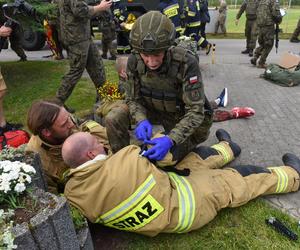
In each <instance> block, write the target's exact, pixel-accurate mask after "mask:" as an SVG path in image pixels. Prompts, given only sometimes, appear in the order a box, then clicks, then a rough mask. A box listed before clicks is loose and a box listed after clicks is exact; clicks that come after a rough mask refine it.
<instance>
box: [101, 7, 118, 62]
mask: <svg viewBox="0 0 300 250" xmlns="http://www.w3.org/2000/svg"><path fill="white" fill-rule="evenodd" d="M99 30H100V32H102V39H101V40H102V58H103V59H107V52H108V51H109V53H110V57H109V58H108V59H109V60H116V58H117V57H116V55H117V52H116V50H115V48H113V45H112V42H113V40H114V39H116V24H115V22H114V19H113V15H112V13H111V10H110V9H109V10H106V11H103V12H101V13H100V15H99Z"/></svg>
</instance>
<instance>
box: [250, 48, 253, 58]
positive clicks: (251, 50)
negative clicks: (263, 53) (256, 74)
mask: <svg viewBox="0 0 300 250" xmlns="http://www.w3.org/2000/svg"><path fill="white" fill-rule="evenodd" d="M249 56H250V57H252V56H253V49H249Z"/></svg>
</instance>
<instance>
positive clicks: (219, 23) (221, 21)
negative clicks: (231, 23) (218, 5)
mask: <svg viewBox="0 0 300 250" xmlns="http://www.w3.org/2000/svg"><path fill="white" fill-rule="evenodd" d="M219 27H220V29H221V31H222V33H223V34H226V16H224V15H220V16H219V18H218V20H217V22H216V24H215V34H217V33H218V30H219Z"/></svg>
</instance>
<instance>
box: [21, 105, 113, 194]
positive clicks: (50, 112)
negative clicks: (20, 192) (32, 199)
mask: <svg viewBox="0 0 300 250" xmlns="http://www.w3.org/2000/svg"><path fill="white" fill-rule="evenodd" d="M27 124H28V128H29V129H30V130H31V132H32V133H33V135H32V136H31V138H30V141H29V142H28V145H27V147H26V151H32V152H37V153H39V155H40V158H41V162H42V167H43V170H44V172H45V174H46V178H47V183H48V189H49V191H50V192H53V193H57V192H63V188H64V174H65V173H66V171H67V170H69V167H68V166H67V165H66V164H65V163H64V162H63V159H62V156H61V149H62V143H63V142H64V140H65V139H66V138H67V137H68V136H70V135H71V134H72V133H73V132H75V131H84V132H89V133H91V134H92V135H95V136H96V137H97V138H98V140H99V142H101V143H103V144H104V145H105V147H106V148H109V146H108V141H107V136H106V130H105V128H104V127H102V126H101V125H99V124H98V123H96V122H94V121H87V122H84V123H83V124H81V125H80V126H77V125H76V122H75V121H74V119H73V118H72V116H71V115H70V114H69V113H68V112H67V111H66V110H65V108H64V107H62V106H59V105H57V104H56V103H53V102H48V101H37V102H35V103H33V104H32V106H31V108H30V109H29V112H28V117H27Z"/></svg>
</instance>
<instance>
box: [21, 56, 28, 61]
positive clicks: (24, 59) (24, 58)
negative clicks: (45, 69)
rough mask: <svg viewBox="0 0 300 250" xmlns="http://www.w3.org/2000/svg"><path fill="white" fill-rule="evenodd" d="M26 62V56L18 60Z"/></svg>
mask: <svg viewBox="0 0 300 250" xmlns="http://www.w3.org/2000/svg"><path fill="white" fill-rule="evenodd" d="M26 61H27V57H26V56H22V57H21V58H20V60H19V62H26Z"/></svg>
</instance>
